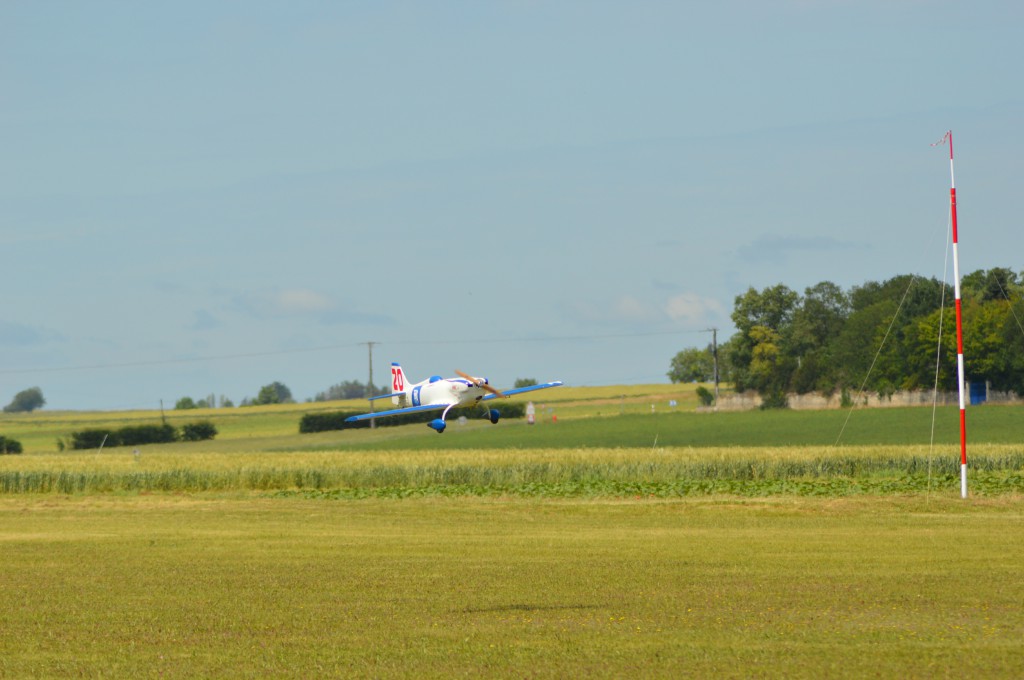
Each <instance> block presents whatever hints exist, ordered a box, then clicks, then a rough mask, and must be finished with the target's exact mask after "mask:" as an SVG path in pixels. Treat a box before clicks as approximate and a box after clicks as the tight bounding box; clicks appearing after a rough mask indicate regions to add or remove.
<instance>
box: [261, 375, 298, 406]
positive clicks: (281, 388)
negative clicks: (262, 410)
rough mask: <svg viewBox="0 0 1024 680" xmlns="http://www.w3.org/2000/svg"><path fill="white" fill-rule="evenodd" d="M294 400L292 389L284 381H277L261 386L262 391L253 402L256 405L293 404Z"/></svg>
mask: <svg viewBox="0 0 1024 680" xmlns="http://www.w3.org/2000/svg"><path fill="white" fill-rule="evenodd" d="M293 402H294V399H292V391H291V390H290V389H288V387H287V386H285V385H284V383H281V382H277V381H275V382H272V383H270V384H269V385H264V386H263V387H261V388H260V393H259V394H258V395H257V396H256V399H255V400H254V401H253V402H252V403H253V404H254V405H256V406H262V405H265V404H291V403H293Z"/></svg>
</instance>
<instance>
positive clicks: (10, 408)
mask: <svg viewBox="0 0 1024 680" xmlns="http://www.w3.org/2000/svg"><path fill="white" fill-rule="evenodd" d="M45 405H46V399H44V398H43V391H42V390H41V389H39V388H38V387H30V388H28V389H27V390H22V391H21V392H18V393H17V394H16V395H14V399H12V400H11V403H10V404H8V405H7V406H4V413H30V412H32V411H35V410H36V409H37V408H42V407H43V406H45Z"/></svg>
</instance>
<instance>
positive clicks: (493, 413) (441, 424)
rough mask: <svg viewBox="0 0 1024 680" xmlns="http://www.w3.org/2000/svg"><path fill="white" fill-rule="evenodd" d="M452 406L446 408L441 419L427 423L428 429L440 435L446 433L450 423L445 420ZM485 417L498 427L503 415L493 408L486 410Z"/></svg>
mask: <svg viewBox="0 0 1024 680" xmlns="http://www.w3.org/2000/svg"><path fill="white" fill-rule="evenodd" d="M452 406H454V404H452ZM452 406H449V407H448V408H446V409H445V410H444V413H442V414H441V417H440V418H434V419H433V420H431V421H430V422H429V423H427V427H429V428H430V429H432V430H434V432H437V433H438V434H441V433H442V432H444V429H445V428H446V427H448V422H447V421H446V420H445V419H446V418H447V417H448V411H451V410H452ZM484 417H485V418H487V420H489V421H491V424H492V425H497V424H498V420H499V419H500V418H501V413H500V412H499V411H498V409H496V408H491V409H487V410H486V413H484Z"/></svg>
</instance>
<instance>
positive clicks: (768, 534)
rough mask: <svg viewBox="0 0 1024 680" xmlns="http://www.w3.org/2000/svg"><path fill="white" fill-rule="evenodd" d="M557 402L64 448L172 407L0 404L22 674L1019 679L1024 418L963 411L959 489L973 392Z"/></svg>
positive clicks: (11, 649) (0, 647)
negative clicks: (424, 421)
mask: <svg viewBox="0 0 1024 680" xmlns="http://www.w3.org/2000/svg"><path fill="white" fill-rule="evenodd" d="M668 388H671V390H669V389H668ZM550 392H551V395H550V396H551V397H552V398H551V399H550V400H549V401H546V402H543V404H542V403H541V402H538V413H539V415H540V418H539V421H538V423H537V424H536V425H533V426H529V425H526V424H525V423H523V422H521V421H508V422H505V421H503V422H502V423H500V424H499V425H498V426H491V425H490V424H488V423H485V422H480V421H477V420H471V421H469V422H467V423H466V424H463V425H458V424H454V423H453V425H452V426H451V427H450V428H449V429H448V431H447V432H446V433H445V434H444V435H437V434H435V433H434V432H432V431H430V430H429V429H428V428H426V427H425V426H413V425H410V426H402V427H397V428H383V427H382V428H378V429H376V430H372V431H371V430H360V431H346V432H328V433H320V434H316V435H299V434H298V432H297V429H298V420H299V418H300V417H301V414H302V413H303V412H305V411H306V410H308V409H311V408H328V409H330V408H339V407H340V408H359V406H360V403H358V402H353V403H351V404H338V403H335V404H329V405H292V406H282V407H269V408H259V409H232V410H230V411H227V412H222V411H206V412H199V413H197V412H194V411H193V412H168V413H167V414H166V416H167V417H168V418H169V419H171V422H172V423H174V424H180V423H181V422H188V421H190V420H196V419H199V418H210V419H212V420H214V422H215V423H216V425H217V427H218V429H219V430H220V433H221V434H220V435H219V436H218V438H217V439H216V440H214V441H212V442H199V443H178V444H168V445H161V446H147V447H140V450H139V452H138V453H137V454H136V453H135V452H134V451H133V450H132V449H131V448H112V449H105V450H104V451H102V452H96V451H64V452H60V451H58V447H57V444H56V442H57V440H58V438H59V437H66V436H67V434H69V433H70V432H71V431H73V430H74V429H76V428H81V427H97V426H101V425H111V426H114V427H117V426H121V425H124V424H128V423H129V422H131V423H138V422H159V420H160V414H159V413H152V412H150V413H138V412H137V413H128V414H113V413H89V414H83V413H70V414H58V413H46V412H43V413H36V414H31V415H29V416H17V417H15V416H11V415H4V416H0V433H2V434H5V435H7V436H11V437H14V438H16V439H19V440H21V441H22V442H23V444H24V445H25V448H26V452H25V453H24V454H22V455H20V456H0V548H2V550H3V564H4V576H3V578H2V579H0V631H2V633H0V677H81V676H87V677H92V676H113V677H136V676H138V677H264V676H275V677H276V676H280V677H321V676H323V677H339V676H340V677H368V676H369V677H409V676H427V677H442V676H443V677H452V676H483V677H508V676H534V677H565V676H569V675H573V676H576V675H584V674H586V675H590V676H595V677H623V676H626V675H635V676H640V677H666V676H673V677H674V676H680V675H682V676H691V677H706V676H713V677H751V676H754V677H759V676H771V677H850V676H853V677H859V676H866V675H871V676H879V675H881V676H883V677H936V676H938V677H950V676H956V677H964V676H973V677H1008V678H1010V677H1021V676H1022V675H1024V645H1021V642H1020V641H1021V640H1022V639H1024V613H1022V612H1024V609H1022V608H1021V607H1020V602H1024V580H1021V579H1019V578H1018V571H1019V566H1020V564H1021V563H1022V559H1024V541H1021V540H1019V536H1020V531H1021V527H1022V526H1024V409H1021V408H1018V407H983V408H977V409H971V410H970V411H969V413H968V428H969V438H970V442H971V443H970V449H969V455H970V462H971V473H970V474H971V497H970V498H968V499H967V500H963V499H960V498H959V481H958V473H959V468H958V462H959V448H958V444H957V442H958V434H957V420H956V409H939V411H938V412H937V427H936V430H935V443H934V445H932V444H930V443H929V442H930V439H931V437H932V435H931V420H932V412H931V409H928V408H923V409H922V408H914V409H883V410H856V411H854V412H852V413H847V412H774V413H772V412H749V413H715V414H707V413H696V412H695V406H696V400H695V399H694V398H693V394H692V386H682V387H680V386H659V388H658V389H657V390H653V391H649V390H647V389H646V388H645V387H643V386H641V387H636V388H601V389H600V390H598V389H596V388H594V389H579V390H564V391H562V390H551V391H550ZM556 394H557V395H560V396H559V400H556V399H555V398H554V397H555V395H556ZM669 399H675V400H676V402H677V405H676V406H675V407H669V406H668V400H669ZM652 404H653V405H654V409H653V411H652V409H651V405H652ZM548 409H551V410H548ZM552 416H557V422H556V421H554V420H553V419H552ZM840 431H842V433H843V434H842V437H839V432H840ZM837 439H838V442H837Z"/></svg>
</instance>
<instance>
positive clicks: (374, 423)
mask: <svg viewBox="0 0 1024 680" xmlns="http://www.w3.org/2000/svg"><path fill="white" fill-rule="evenodd" d="M376 344H377V343H376V342H367V343H366V349H367V351H368V352H369V354H370V378H369V380H368V381H367V383H366V398H367V399H370V400H371V401H370V413H373V401H372V397H373V346H374V345H376ZM376 427H377V419H376V418H370V429H371V430H373V429H376Z"/></svg>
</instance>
